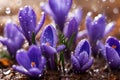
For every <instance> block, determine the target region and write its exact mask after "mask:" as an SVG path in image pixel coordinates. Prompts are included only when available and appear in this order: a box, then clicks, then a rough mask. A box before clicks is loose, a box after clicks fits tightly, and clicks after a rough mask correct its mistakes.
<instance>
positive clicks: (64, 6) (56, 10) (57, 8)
mask: <svg viewBox="0 0 120 80" xmlns="http://www.w3.org/2000/svg"><path fill="white" fill-rule="evenodd" d="M71 5H72V0H49V1H48V3H46V4H42V5H41V7H42V9H43V10H44V11H45V12H46V13H48V14H49V15H51V16H52V18H53V19H54V21H55V23H56V24H57V25H58V27H59V29H60V30H61V31H63V27H64V23H65V20H66V16H67V15H68V12H69V10H70V8H71Z"/></svg>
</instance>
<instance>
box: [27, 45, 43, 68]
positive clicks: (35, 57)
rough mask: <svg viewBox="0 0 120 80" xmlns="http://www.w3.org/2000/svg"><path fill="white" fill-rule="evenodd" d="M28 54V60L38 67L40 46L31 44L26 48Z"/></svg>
mask: <svg viewBox="0 0 120 80" xmlns="http://www.w3.org/2000/svg"><path fill="white" fill-rule="evenodd" d="M28 56H29V58H30V62H35V65H36V67H39V63H40V60H41V50H40V48H39V47H38V46H35V45H32V46H31V47H30V48H29V50H28Z"/></svg>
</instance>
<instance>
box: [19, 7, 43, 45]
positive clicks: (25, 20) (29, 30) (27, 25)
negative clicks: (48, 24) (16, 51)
mask: <svg viewBox="0 0 120 80" xmlns="http://www.w3.org/2000/svg"><path fill="white" fill-rule="evenodd" d="M19 21H20V26H21V28H22V32H23V34H24V36H25V37H26V39H27V41H28V42H29V44H30V45H31V44H32V43H35V40H34V39H33V38H35V36H36V34H37V33H38V32H39V30H40V29H41V27H42V25H43V23H44V21H45V14H44V13H43V15H42V18H41V20H40V22H39V24H38V25H37V26H36V14H35V12H34V10H33V9H32V8H31V7H30V6H25V7H24V8H22V9H20V11H19Z"/></svg>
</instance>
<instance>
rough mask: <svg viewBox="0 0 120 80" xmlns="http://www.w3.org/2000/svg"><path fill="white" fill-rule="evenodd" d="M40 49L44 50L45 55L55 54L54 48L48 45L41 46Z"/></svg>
mask: <svg viewBox="0 0 120 80" xmlns="http://www.w3.org/2000/svg"><path fill="white" fill-rule="evenodd" d="M42 48H43V49H44V51H45V52H46V53H49V54H51V55H52V54H55V53H57V51H56V49H55V48H54V47H51V46H48V45H42Z"/></svg>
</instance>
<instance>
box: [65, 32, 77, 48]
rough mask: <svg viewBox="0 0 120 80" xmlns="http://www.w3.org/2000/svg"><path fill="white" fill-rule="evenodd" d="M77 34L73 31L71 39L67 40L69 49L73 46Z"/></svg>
mask: <svg viewBox="0 0 120 80" xmlns="http://www.w3.org/2000/svg"><path fill="white" fill-rule="evenodd" d="M75 35H76V33H73V34H72V36H71V37H70V39H69V40H68V42H67V47H68V48H69V49H70V48H71V46H72V44H73V42H74V39H75Z"/></svg>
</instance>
